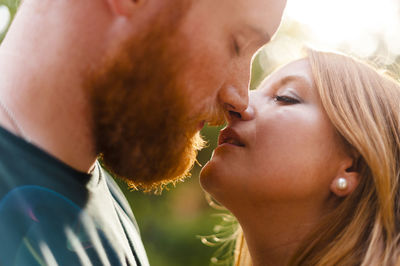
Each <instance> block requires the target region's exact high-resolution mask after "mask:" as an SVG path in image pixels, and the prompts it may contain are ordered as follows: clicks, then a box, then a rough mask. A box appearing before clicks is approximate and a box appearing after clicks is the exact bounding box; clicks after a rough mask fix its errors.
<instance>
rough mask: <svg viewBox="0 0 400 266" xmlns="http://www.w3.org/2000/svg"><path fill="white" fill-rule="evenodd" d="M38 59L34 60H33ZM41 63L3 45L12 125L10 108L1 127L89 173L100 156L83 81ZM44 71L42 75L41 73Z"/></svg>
mask: <svg viewBox="0 0 400 266" xmlns="http://www.w3.org/2000/svg"><path fill="white" fill-rule="evenodd" d="M31 62H32V61H31ZM38 69H40V67H39V66H34V65H33V64H30V63H29V60H28V62H25V60H22V58H21V57H16V56H10V55H7V53H4V50H3V49H2V48H0V73H2V75H1V77H0V79H1V82H0V97H1V100H2V102H3V103H4V105H6V106H7V108H8V109H9V110H10V111H11V112H12V114H13V117H14V119H15V122H16V123H17V124H18V125H19V126H20V127H21V128H23V131H24V135H25V136H24V135H21V132H19V130H18V129H17V128H16V127H15V125H14V124H13V123H12V122H13V121H12V118H10V116H9V115H8V114H6V112H5V111H4V110H1V112H0V125H2V126H3V127H5V128H6V129H8V130H9V131H11V132H13V133H15V134H16V135H20V136H21V137H22V138H25V139H26V138H29V140H30V142H31V143H32V144H34V145H36V146H38V147H40V148H41V149H43V150H45V151H46V152H48V153H49V154H51V155H53V156H54V157H56V158H58V159H59V160H61V161H63V162H65V163H66V164H68V165H70V166H71V167H73V168H75V169H77V170H79V171H83V172H88V171H89V170H90V168H91V166H92V165H93V162H94V161H95V159H96V154H95V153H94V147H93V142H92V139H93V137H92V135H91V130H90V117H89V114H90V110H88V106H87V103H86V102H85V100H84V95H83V92H82V89H81V87H80V85H79V84H76V83H74V82H73V80H72V79H67V80H69V81H67V80H66V77H63V74H64V73H62V72H60V73H59V75H58V80H57V82H54V81H55V80H54V79H52V76H53V77H54V76H56V73H54V72H53V71H51V70H49V71H46V70H45V69H43V71H41V70H39V71H38ZM41 73H43V74H42V75H40V74H41Z"/></svg>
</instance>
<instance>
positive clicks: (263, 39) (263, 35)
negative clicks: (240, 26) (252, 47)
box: [246, 24, 271, 44]
mask: <svg viewBox="0 0 400 266" xmlns="http://www.w3.org/2000/svg"><path fill="white" fill-rule="evenodd" d="M246 29H247V30H248V31H249V32H251V33H252V34H254V35H257V36H258V39H259V41H260V44H266V43H268V42H269V41H270V40H271V36H270V35H269V33H268V32H266V31H264V30H263V29H261V28H259V27H257V26H254V25H250V24H247V25H246Z"/></svg>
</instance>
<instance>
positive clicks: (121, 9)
mask: <svg viewBox="0 0 400 266" xmlns="http://www.w3.org/2000/svg"><path fill="white" fill-rule="evenodd" d="M142 2H144V0H107V3H108V5H109V7H110V8H111V10H112V12H113V13H114V14H116V15H120V16H125V17H130V16H131V15H132V14H133V13H134V12H135V10H136V8H137V7H138V5H139V4H140V3H142Z"/></svg>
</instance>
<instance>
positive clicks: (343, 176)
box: [330, 157, 360, 197]
mask: <svg viewBox="0 0 400 266" xmlns="http://www.w3.org/2000/svg"><path fill="white" fill-rule="evenodd" d="M359 183H360V173H359V172H358V169H357V167H356V160H355V159H353V158H350V157H348V158H346V159H345V160H344V161H343V162H342V164H341V166H340V167H339V169H338V173H337V175H336V176H335V178H334V179H333V180H332V183H331V186H330V189H331V191H332V192H333V193H334V194H335V195H336V196H338V197H345V196H347V195H350V194H351V193H352V192H353V191H354V190H355V189H356V188H357V186H358V184H359Z"/></svg>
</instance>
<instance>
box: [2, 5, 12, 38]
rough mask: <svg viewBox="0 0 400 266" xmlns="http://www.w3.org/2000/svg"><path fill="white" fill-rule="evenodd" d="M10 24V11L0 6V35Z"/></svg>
mask: <svg viewBox="0 0 400 266" xmlns="http://www.w3.org/2000/svg"><path fill="white" fill-rule="evenodd" d="M9 22H10V11H9V10H8V8H7V7H6V6H3V5H0V34H1V33H2V32H3V31H5V30H6V28H7V26H8V23H9Z"/></svg>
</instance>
